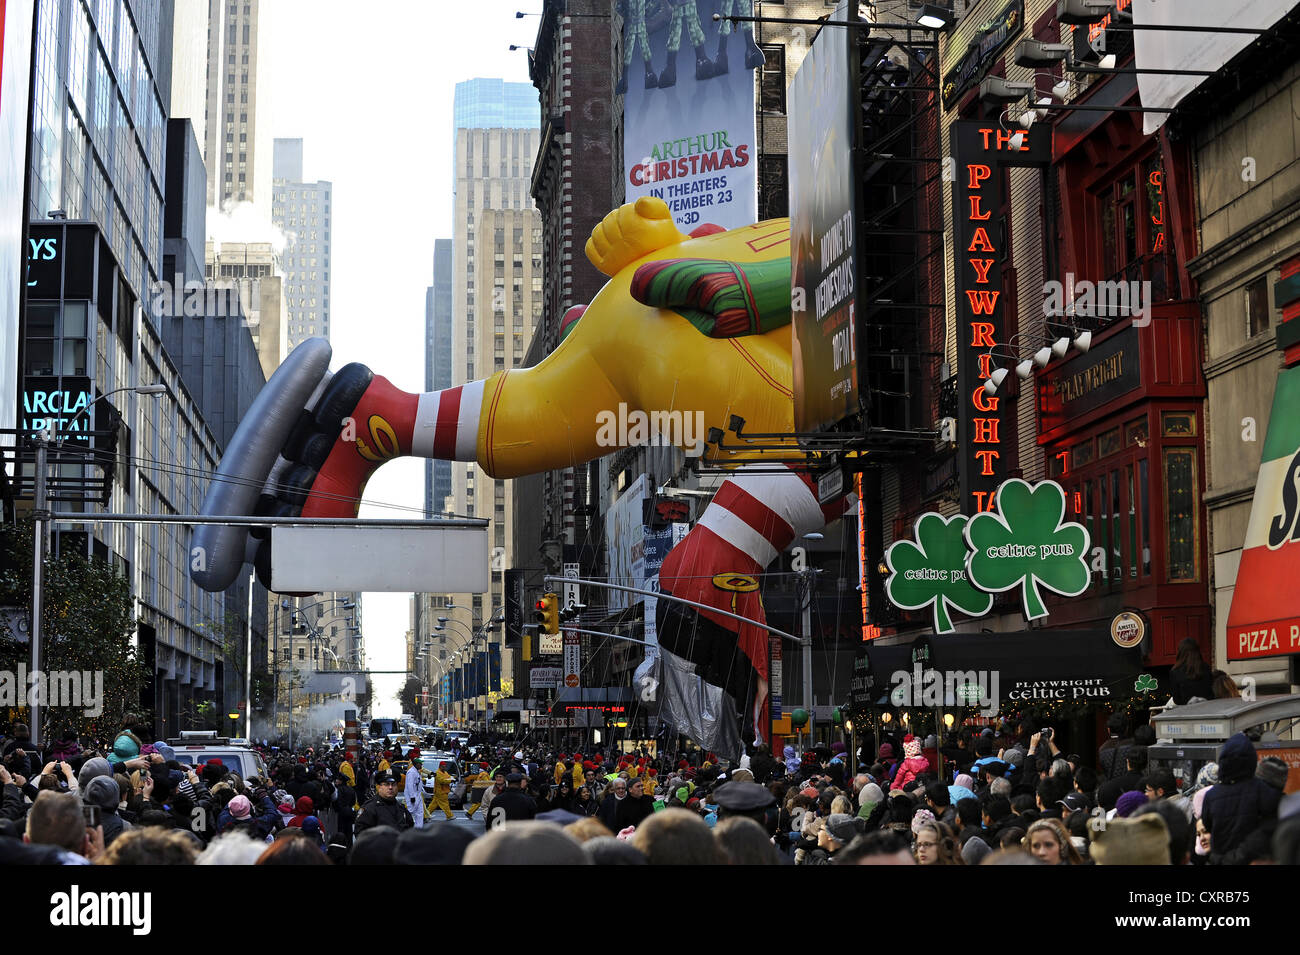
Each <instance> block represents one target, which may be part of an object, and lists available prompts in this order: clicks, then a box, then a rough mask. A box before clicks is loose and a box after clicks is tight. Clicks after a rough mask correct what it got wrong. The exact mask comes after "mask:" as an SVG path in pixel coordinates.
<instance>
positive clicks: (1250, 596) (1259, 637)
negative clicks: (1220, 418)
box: [1228, 367, 1300, 660]
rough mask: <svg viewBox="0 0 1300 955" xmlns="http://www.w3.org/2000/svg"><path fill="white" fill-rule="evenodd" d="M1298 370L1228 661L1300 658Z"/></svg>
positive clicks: (1250, 536)
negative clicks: (1276, 657)
mask: <svg viewBox="0 0 1300 955" xmlns="http://www.w3.org/2000/svg"><path fill="white" fill-rule="evenodd" d="M1298 481H1300V367H1294V368H1285V369H1283V370H1282V371H1281V372H1280V373H1279V374H1278V376H1277V388H1276V389H1275V391H1274V392H1273V411H1272V413H1271V414H1270V416H1269V421H1268V434H1267V436H1266V437H1265V438H1264V450H1263V453H1262V454H1261V455H1260V464H1259V481H1258V483H1257V484H1256V485H1255V500H1254V503H1253V504H1252V505H1251V508H1250V523H1249V525H1247V527H1246V542H1245V545H1244V546H1243V547H1242V551H1241V565H1240V567H1239V568H1238V570H1237V587H1236V590H1235V591H1234V593H1233V595H1232V608H1231V609H1230V610H1229V611H1228V659H1229V660H1248V659H1251V658H1253V657H1273V656H1284V655H1286V654H1289V653H1300V597H1298V596H1297V589H1296V584H1297V581H1300V484H1298V483H1297V482H1298Z"/></svg>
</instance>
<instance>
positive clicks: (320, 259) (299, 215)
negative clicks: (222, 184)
mask: <svg viewBox="0 0 1300 955" xmlns="http://www.w3.org/2000/svg"><path fill="white" fill-rule="evenodd" d="M274 173H275V177H274V187H275V191H274V193H273V196H274V198H273V200H272V203H271V221H273V222H274V223H275V224H276V225H277V226H278V227H279V228H280V229H281V230H282V231H283V232H284V234H285V236H286V239H287V242H286V245H285V248H284V251H283V252H282V253H281V254H280V258H279V262H280V273H281V277H282V289H283V303H284V307H283V314H284V317H283V321H284V323H285V325H286V329H287V339H288V348H289V350H290V351H292V350H293V349H294V348H296V347H297V346H298V345H299V344H301V343H302V342H304V341H306V340H307V339H308V338H329V337H330V260H331V252H330V234H331V232H332V226H331V224H330V223H331V218H330V217H331V199H332V198H333V192H334V186H333V184H332V183H329V182H325V181H320V182H304V181H303V178H302V140H301V139H277V140H276V141H275V167H274Z"/></svg>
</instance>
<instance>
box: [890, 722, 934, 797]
mask: <svg viewBox="0 0 1300 955" xmlns="http://www.w3.org/2000/svg"><path fill="white" fill-rule="evenodd" d="M903 757H904V758H903V761H902V762H901V763H899V764H898V772H897V773H895V774H894V781H893V785H892V787H891V788H892V789H902V788H903V787H904V786H906V785H907V784H908V783H910V782H912V781H913V780H915V779H916V777H917V776H919V775H921V774H922V773H924V772H927V771H928V770H929V769H930V761H929V760H928V759H926V758H925V757H924V756H922V755H921V741H920V740H919V739H917V738H916V737H915V736H913V735H912V734H910V733H909V734H908V735H907V736H905V737H903Z"/></svg>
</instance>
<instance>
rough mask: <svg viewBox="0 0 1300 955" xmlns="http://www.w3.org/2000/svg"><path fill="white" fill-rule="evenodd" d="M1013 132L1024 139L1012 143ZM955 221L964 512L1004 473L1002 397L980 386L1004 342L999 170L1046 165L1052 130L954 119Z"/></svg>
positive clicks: (986, 505) (984, 501)
mask: <svg viewBox="0 0 1300 955" xmlns="http://www.w3.org/2000/svg"><path fill="white" fill-rule="evenodd" d="M1017 133H1023V134H1024V138H1023V139H1022V140H1021V142H1020V145H1019V147H1018V148H1017V147H1016V146H1015V145H1013V143H1012V139H1013V137H1014V136H1015V135H1016V134H1017ZM950 135H951V146H952V154H953V156H954V157H955V159H956V164H957V179H956V181H955V182H954V183H953V220H954V222H955V223H956V232H957V242H956V246H955V253H956V263H955V264H956V278H957V389H958V401H959V405H958V408H959V410H958V415H957V443H958V452H957V453H958V476H959V481H960V487H961V497H960V501H961V509H962V512H963V513H965V514H972V513H977V512H979V511H988V510H992V509H993V495H994V493H995V492H996V491H997V488H998V485H999V484H1001V483H1002V481H1003V480H1004V479H1005V478H1006V476H1007V458H1008V455H1007V454H1006V453H1004V448H1003V442H1004V441H1005V440H1010V439H1009V438H1008V436H1007V434H1006V421H1005V418H1006V409H1005V408H1004V401H1003V398H1002V397H1001V396H999V395H996V394H994V395H990V394H988V393H987V392H985V390H984V383H985V382H986V381H987V380H988V379H989V377H990V376H991V375H992V374H993V371H994V365H993V357H992V354H991V352H990V350H991V349H992V348H993V347H994V346H995V345H999V344H1004V343H1005V342H1006V341H1007V338H1008V336H1007V334H1006V326H1005V321H1004V311H1005V295H1004V293H1003V288H1002V260H1003V259H1004V258H1005V257H1006V255H1007V253H1008V251H1009V250H1008V249H1006V248H1004V243H1006V242H1007V241H1009V239H1008V237H1007V235H1006V234H1005V233H1004V232H1003V230H1002V229H1001V228H1000V222H999V219H998V210H999V209H1001V208H1002V202H1003V194H1002V167H1004V166H1028V165H1046V164H1047V162H1048V161H1049V159H1050V155H1051V139H1050V137H1051V131H1050V129H1049V128H1047V127H1044V126H1039V127H1036V128H1034V129H1033V130H1032V132H1031V131H1026V130H1017V129H1003V128H1002V127H1001V125H1000V124H998V123H987V122H979V121H975V120H960V121H958V122H955V123H953V124H952V129H951V132H950Z"/></svg>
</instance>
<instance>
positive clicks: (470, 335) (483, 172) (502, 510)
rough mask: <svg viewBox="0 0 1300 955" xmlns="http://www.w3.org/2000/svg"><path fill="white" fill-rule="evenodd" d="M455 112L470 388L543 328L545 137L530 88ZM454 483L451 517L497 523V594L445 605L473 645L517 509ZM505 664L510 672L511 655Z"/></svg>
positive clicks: (457, 350) (456, 363) (482, 704)
mask: <svg viewBox="0 0 1300 955" xmlns="http://www.w3.org/2000/svg"><path fill="white" fill-rule="evenodd" d="M453 112H454V114H455V117H456V120H455V121H456V123H457V126H456V129H455V134H454V137H453V138H454V142H455V147H454V148H455V156H456V162H455V167H454V169H455V206H454V213H453V236H454V238H453V243H454V246H453V265H454V267H453V280H452V309H453V316H454V318H453V322H454V326H453V327H454V340H453V342H452V349H451V354H452V367H451V375H452V382H453V383H454V384H461V383H464V382H470V381H475V380H478V379H484V378H487V377H488V376H490V375H492V374H493V373H495V372H499V371H504V370H508V369H510V368H515V367H519V366H521V365H522V364H523V361H524V353H525V349H526V348H527V346H528V343H529V342H530V341H531V339H532V337H533V332H534V328H535V327H536V324H537V322H538V321H539V319H540V318H541V314H542V294H541V292H542V256H541V252H542V249H541V246H542V236H541V220H540V218H539V216H538V214H537V211H536V209H535V207H534V204H533V199H532V196H531V194H530V186H531V180H532V169H533V161H534V159H535V157H536V155H537V149H538V144H539V139H540V130H539V125H538V110H537V98H536V92H535V91H534V90H533V89H532V87H531V86H530V85H528V84H526V83H503V82H502V81H500V80H494V79H474V80H468V81H466V82H464V83H458V84H457V85H456V97H455V106H454V110H453ZM461 124H466V125H461ZM483 124H493V125H483ZM501 124H506V125H501ZM451 474H452V495H451V498H450V500H451V510H452V512H453V513H455V514H457V515H460V516H465V517H475V516H477V517H486V518H488V519H489V520H490V521H491V525H490V526H489V529H488V535H489V540H488V546H489V552H490V554H491V579H490V591H489V592H488V593H487V594H449V595H443V596H447V597H449V598H451V599H450V603H451V604H452V607H451V608H450V612H447V613H444V614H443V615H445V616H447V617H449V618H450V619H451V620H453V621H456V624H457V627H456V630H455V632H459V629H460V628H468V630H469V631H471V635H472V631H473V630H474V629H475V628H477V627H479V626H480V625H482V624H484V623H486V622H487V621H488V620H489V619H490V618H491V617H492V616H493V614H495V613H496V612H497V611H498V610H499V609H500V608H501V606H502V602H503V576H504V571H505V569H506V568H507V567H510V566H512V563H511V561H512V556H513V555H512V549H513V540H512V536H511V529H512V527H513V521H514V519H515V508H514V506H513V499H512V497H511V496H510V495H509V494H508V493H507V491H508V489H509V486H508V485H507V483H506V482H504V481H496V480H493V479H491V478H489V477H488V476H487V475H485V474H483V473H482V472H481V471H480V470H479V469H478V467H477V465H476V464H474V463H461V462H456V463H453V464H452V470H451ZM435 503H436V502H435ZM430 632H433V631H432V630H431V631H430ZM439 637H440V639H439V647H438V649H439V651H441V650H443V649H446V648H448V647H449V648H450V649H452V650H455V649H456V648H457V647H458V646H459V645H462V644H463V643H466V642H470V643H474V642H477V643H478V645H479V647H480V648H482V647H484V646H486V644H487V642H486V641H483V640H481V639H480V640H477V641H474V640H470V638H469V637H468V636H465V635H462V636H461V637H460V639H459V640H457V641H455V642H451V643H448V641H447V639H446V636H445V635H441V634H440V635H439ZM497 639H499V637H498V638H497ZM505 660H506V669H507V670H509V668H510V666H512V663H511V654H510V653H506V654H505ZM487 706H488V701H487V699H486V697H485V696H483V695H481V696H480V697H479V698H478V700H477V701H476V703H475V704H474V705H473V706H472V707H471V706H469V705H466V706H465V707H464V708H463V712H464V713H465V715H466V716H468V715H469V714H470V713H471V712H472V713H473V714H474V718H475V719H477V720H479V721H482V719H483V718H484V714H485V712H486V709H487Z"/></svg>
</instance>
